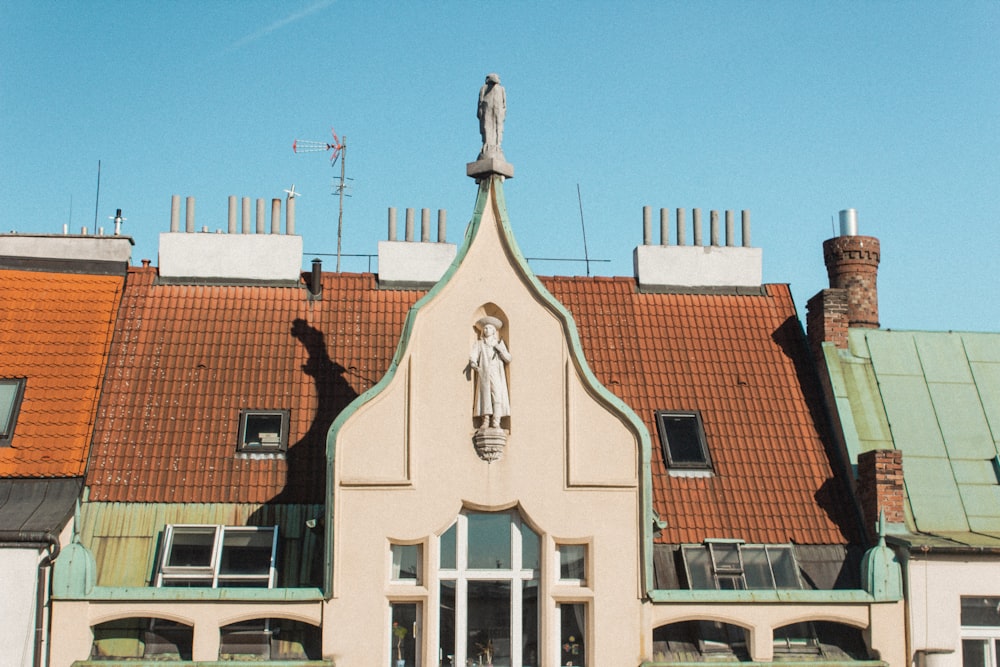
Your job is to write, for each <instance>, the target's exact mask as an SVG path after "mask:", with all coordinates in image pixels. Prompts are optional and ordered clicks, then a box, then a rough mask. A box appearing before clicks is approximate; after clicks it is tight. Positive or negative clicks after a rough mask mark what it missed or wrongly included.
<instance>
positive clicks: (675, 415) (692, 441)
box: [656, 410, 712, 470]
mask: <svg viewBox="0 0 1000 667" xmlns="http://www.w3.org/2000/svg"><path fill="white" fill-rule="evenodd" d="M656 430H657V431H658V432H659V434H660V446H661V447H662V448H663V460H664V461H665V462H666V464H667V467H668V468H670V469H689V470H711V469H712V459H711V458H710V457H709V455H708V445H707V444H706V443H705V429H704V427H703V426H702V422H701V413H700V412H698V411H697V410H687V411H670V410H659V411H657V413H656Z"/></svg>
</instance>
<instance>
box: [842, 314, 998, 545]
mask: <svg viewBox="0 0 1000 667" xmlns="http://www.w3.org/2000/svg"><path fill="white" fill-rule="evenodd" d="M825 354H826V358H827V365H828V368H829V369H830V379H831V384H832V386H833V389H834V397H835V400H836V402H837V409H838V412H839V414H840V417H841V422H842V424H843V430H844V437H845V441H846V443H845V444H846V446H847V450H848V455H849V457H850V459H851V461H852V463H854V462H856V461H857V455H858V454H860V453H861V452H864V451H869V450H872V449H883V448H888V449H892V448H895V449H899V450H902V451H903V476H904V479H905V485H906V494H907V499H908V504H909V516H908V528H909V530H910V531H911V533H912V535H910V536H908V537H907V538H906V541H908V542H912V543H925V542H927V543H928V544H929V543H930V542H934V543H935V544H937V543H939V542H940V545H956V546H975V547H989V546H1000V539H998V537H1000V459H998V455H1000V334H990V333H954V332H940V333H936V332H917V331H883V330H869V329H852V330H851V331H850V338H849V351H847V352H845V351H838V350H835V349H833V348H832V347H829V346H828V347H827V348H826V350H825ZM921 536H923V537H922V538H921ZM935 536H936V537H935Z"/></svg>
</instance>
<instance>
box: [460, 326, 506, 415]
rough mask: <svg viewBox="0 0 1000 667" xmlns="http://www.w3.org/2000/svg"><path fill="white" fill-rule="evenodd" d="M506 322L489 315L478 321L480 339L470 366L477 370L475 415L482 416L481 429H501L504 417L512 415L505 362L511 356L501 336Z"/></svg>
mask: <svg viewBox="0 0 1000 667" xmlns="http://www.w3.org/2000/svg"><path fill="white" fill-rule="evenodd" d="M501 327H503V322H501V321H500V320H498V319H497V318H495V317H490V316H486V317H483V318H480V319H479V321H478V322H476V328H478V329H479V331H480V336H479V339H478V340H476V342H475V343H473V345H472V352H471V353H470V354H469V366H471V367H472V370H474V371H475V373H476V402H475V406H474V408H473V415H475V416H476V417H482V423H481V424H480V427H479V428H480V429H485V428H487V426H488V427H490V428H494V429H499V428H500V419H501V418H502V417H509V416H510V397H509V395H508V393H507V371H506V369H505V368H504V366H505V364H509V363H510V360H511V356H510V352H508V351H507V345H506V344H504V342H503V340H502V339H501V338H500V335H499V333H498V332H499V330H500V328H501Z"/></svg>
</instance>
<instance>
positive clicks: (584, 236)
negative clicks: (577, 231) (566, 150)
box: [576, 183, 590, 278]
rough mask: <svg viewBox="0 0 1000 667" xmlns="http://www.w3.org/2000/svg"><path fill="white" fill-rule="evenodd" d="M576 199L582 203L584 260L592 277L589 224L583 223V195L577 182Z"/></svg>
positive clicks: (581, 221) (581, 220)
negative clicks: (588, 248)
mask: <svg viewBox="0 0 1000 667" xmlns="http://www.w3.org/2000/svg"><path fill="white" fill-rule="evenodd" d="M576 200H577V201H578V202H579V203H580V227H581V228H583V261H584V263H585V264H586V265H587V277H588V278H589V277H590V255H589V254H588V253H587V226H586V225H585V224H583V197H581V196H580V184H579V183H577V184H576Z"/></svg>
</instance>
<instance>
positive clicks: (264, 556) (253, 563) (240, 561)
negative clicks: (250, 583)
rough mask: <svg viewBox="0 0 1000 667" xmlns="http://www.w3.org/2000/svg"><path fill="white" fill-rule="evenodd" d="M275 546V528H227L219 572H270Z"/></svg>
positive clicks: (223, 539) (266, 573)
mask: <svg viewBox="0 0 1000 667" xmlns="http://www.w3.org/2000/svg"><path fill="white" fill-rule="evenodd" d="M273 546H274V530H273V529H264V530H233V529H231V528H230V529H226V530H225V532H224V535H223V538H222V558H221V559H220V561H219V574H258V575H268V574H270V572H271V556H272V555H273Z"/></svg>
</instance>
